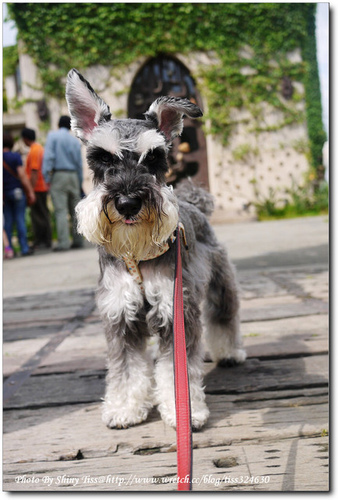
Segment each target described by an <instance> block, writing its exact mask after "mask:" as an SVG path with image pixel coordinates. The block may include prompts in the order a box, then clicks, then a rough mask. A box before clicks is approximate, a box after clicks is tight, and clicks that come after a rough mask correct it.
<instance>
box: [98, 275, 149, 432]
mask: <svg viewBox="0 0 338 500" xmlns="http://www.w3.org/2000/svg"><path fill="white" fill-rule="evenodd" d="M108 274H109V276H108V278H109V279H108V278H107V272H106V273H105V275H104V277H103V280H101V287H100V289H99V291H98V294H97V303H98V307H99V310H100V313H101V316H102V319H103V321H104V324H105V333H106V338H107V343H108V366H107V367H108V373H107V377H106V394H105V398H104V403H103V413H102V419H103V421H104V423H105V424H106V425H107V426H108V427H117V428H126V427H128V426H131V425H135V424H138V423H140V422H142V421H143V420H145V419H146V418H147V415H148V413H149V410H150V409H151V408H152V406H153V403H152V373H151V365H150V360H149V359H148V358H147V354H146V339H147V326H146V322H145V311H144V309H142V307H143V297H142V294H141V292H140V290H139V287H138V285H137V284H135V283H134V282H133V280H132V278H131V277H130V276H129V275H127V274H126V273H124V274H122V275H119V274H118V273H117V272H116V270H114V269H113V270H112V269H110V270H109V271H108ZM111 280H113V281H114V285H115V286H113V287H110V286H104V285H107V282H109V281H111ZM108 285H109V283H108Z"/></svg>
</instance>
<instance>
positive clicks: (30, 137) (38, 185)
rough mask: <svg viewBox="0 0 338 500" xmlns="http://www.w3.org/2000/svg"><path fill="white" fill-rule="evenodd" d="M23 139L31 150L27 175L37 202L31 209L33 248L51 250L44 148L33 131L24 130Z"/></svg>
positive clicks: (27, 160)
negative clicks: (43, 165)
mask: <svg viewBox="0 0 338 500" xmlns="http://www.w3.org/2000/svg"><path fill="white" fill-rule="evenodd" d="M21 137H22V139H23V141H24V143H25V144H26V146H29V148H30V149H29V153H28V156H27V159H26V174H27V177H28V178H29V180H30V182H31V184H32V187H33V189H34V192H35V196H36V202H35V203H34V205H32V206H31V207H30V208H31V219H32V226H33V233H34V243H33V248H34V249H36V248H43V247H45V248H51V246H52V229H51V222H50V213H49V209H48V206H47V195H48V191H49V186H48V185H47V184H46V182H45V180H44V178H43V175H42V161H43V153H44V151H43V147H42V146H41V144H39V143H38V142H36V140H35V139H36V134H35V131H34V130H33V129H30V128H24V129H23V130H22V132H21Z"/></svg>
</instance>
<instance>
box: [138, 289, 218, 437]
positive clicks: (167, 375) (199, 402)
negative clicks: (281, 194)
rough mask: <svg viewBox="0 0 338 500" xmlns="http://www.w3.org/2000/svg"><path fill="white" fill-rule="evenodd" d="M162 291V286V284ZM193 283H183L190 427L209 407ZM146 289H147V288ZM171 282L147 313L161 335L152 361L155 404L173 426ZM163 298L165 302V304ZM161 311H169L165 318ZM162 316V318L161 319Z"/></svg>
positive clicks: (201, 422) (196, 426)
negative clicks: (155, 359)
mask: <svg viewBox="0 0 338 500" xmlns="http://www.w3.org/2000/svg"><path fill="white" fill-rule="evenodd" d="M161 289H162V291H163V290H164V289H165V287H164V286H162V287H161ZM192 289H193V284H192V283H189V285H187V284H185V286H184V291H185V298H184V306H185V311H184V312H185V333H186V345H187V358H188V359H187V361H188V374H189V386H190V397H191V419H192V426H193V428H194V429H195V430H196V429H199V428H201V427H202V426H203V425H204V424H205V422H206V421H207V419H208V416H209V410H208V408H207V406H206V403H205V394H204V391H203V355H202V352H201V351H202V345H201V331H202V327H201V322H200V311H199V307H198V305H197V301H196V300H194V298H193V296H192V293H190V291H191V290H192ZM146 292H147V289H146ZM172 297H173V294H172V282H171V290H170V293H167V294H166V297H165V296H164V295H163V294H162V301H161V302H160V303H159V304H158V306H157V307H156V304H155V303H154V304H153V305H154V309H153V310H152V311H150V313H148V316H147V318H148V321H149V322H150V325H151V328H152V330H154V331H157V333H158V334H159V338H160V343H159V356H158V359H157V361H156V364H155V372H154V374H155V382H156V387H155V403H156V404H157V405H158V409H159V412H160V414H161V417H162V419H163V420H164V422H165V423H167V424H168V425H170V426H172V427H175V426H176V409H175V388H174V367H173V325H172ZM163 299H164V301H165V302H167V304H166V305H165V304H164V302H163ZM160 311H170V314H168V315H167V316H166V318H163V317H162V318H161V312H160ZM164 319H165V322H164V321H163V320H164Z"/></svg>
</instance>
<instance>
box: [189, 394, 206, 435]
mask: <svg viewBox="0 0 338 500" xmlns="http://www.w3.org/2000/svg"><path fill="white" fill-rule="evenodd" d="M191 406H192V408H191V426H192V430H193V431H198V430H200V429H201V428H202V427H203V425H204V424H205V423H206V421H207V420H208V418H209V415H210V412H209V409H208V407H207V405H206V404H205V403H204V402H203V401H200V402H199V403H198V404H197V405H196V406H195V405H194V402H193V401H192V405H191Z"/></svg>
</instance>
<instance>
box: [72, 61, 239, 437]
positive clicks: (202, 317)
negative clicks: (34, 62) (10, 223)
mask: <svg viewBox="0 0 338 500" xmlns="http://www.w3.org/2000/svg"><path fill="white" fill-rule="evenodd" d="M66 98H67V102H68V107H69V112H70V115H71V123H72V130H73V131H74V132H75V133H76V135H77V137H79V138H80V139H81V140H82V141H83V143H84V144H85V145H86V153H87V161H88V164H89V167H90V169H91V170H92V172H93V174H94V175H93V183H94V188H93V190H92V191H91V193H90V194H89V195H88V196H87V197H86V198H84V199H83V200H81V202H80V203H79V204H78V206H77V217H78V231H79V232H80V233H81V234H82V235H83V236H84V237H85V238H86V239H88V240H89V241H90V242H93V243H95V244H97V246H98V253H99V264H100V271H101V274H100V279H99V286H98V290H97V305H98V308H99V311H100V315H101V317H102V320H103V323H104V327H105V334H106V338H107V343H108V372H107V380H106V394H105V399H104V403H103V421H104V422H105V424H106V425H107V426H108V427H116V428H126V427H128V426H131V425H135V424H138V423H140V422H142V421H144V420H146V418H147V415H148V413H149V411H150V409H151V408H152V407H153V406H154V405H157V406H158V410H159V412H160V414H161V417H162V419H163V420H164V422H166V423H167V424H169V425H170V426H173V427H175V425H176V415H175V395H174V373H173V334H172V322H173V308H172V304H173V286H174V268H175V249H174V245H173V240H174V237H175V236H174V234H175V230H176V228H177V227H178V224H180V225H182V224H183V226H184V232H185V239H186V241H187V243H188V246H189V248H188V250H187V248H186V246H185V245H184V244H183V242H182V244H181V253H182V266H183V296H184V317H185V334H186V349H187V360H188V374H189V385H190V395H191V418H192V426H193V428H194V429H199V428H201V427H202V426H203V425H204V424H205V422H206V421H207V418H208V416H209V410H208V408H207V405H206V403H205V394H204V390H203V349H202V331H203V332H204V334H205V335H204V337H205V341H206V344H207V348H208V351H209V354H210V356H211V358H212V360H213V361H216V362H218V363H220V364H226V363H230V364H231V363H234V362H235V363H241V362H243V361H244V359H245V351H244V350H243V349H242V344H241V336H240V332H239V300H238V290H237V283H236V277H235V272H234V268H233V266H232V265H231V263H230V262H229V260H228V257H227V253H226V251H225V249H224V248H223V247H222V246H221V245H220V244H219V243H218V242H217V240H216V238H215V235H214V232H213V230H212V228H211V226H210V224H209V222H208V218H207V216H209V215H210V214H211V212H212V208H213V201H212V197H211V195H210V194H209V193H207V192H206V191H204V190H203V189H201V188H199V187H196V186H194V185H193V184H192V183H191V182H187V183H186V185H182V186H180V187H178V189H177V190H175V191H173V190H172V188H171V187H169V186H167V185H166V172H167V171H168V163H167V155H168V150H169V148H170V145H171V142H172V140H173V139H174V138H175V137H176V136H178V135H180V134H181V132H182V129H183V116H184V115H187V116H188V117H190V118H198V117H200V116H202V112H201V110H200V109H199V108H198V107H197V106H196V105H195V104H193V103H192V102H190V101H189V100H187V99H180V98H175V97H160V98H158V99H157V100H156V101H155V102H154V103H153V104H152V105H151V106H150V108H149V110H148V111H147V112H146V113H145V119H144V120H134V119H123V120H118V119H116V120H115V119H111V113H110V110H109V107H108V106H107V104H106V103H105V102H104V101H103V100H102V99H101V98H100V97H99V96H98V95H97V94H96V93H95V92H94V90H93V89H92V87H91V86H90V84H89V83H88V82H87V81H86V80H85V79H84V77H83V76H82V75H81V74H80V73H79V72H78V71H76V70H75V69H73V70H71V71H70V72H69V74H68V80H67V88H66ZM150 336H157V338H158V352H157V357H156V359H155V360H152V359H151V357H150V355H149V349H147V344H149V342H148V339H149V337H150Z"/></svg>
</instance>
